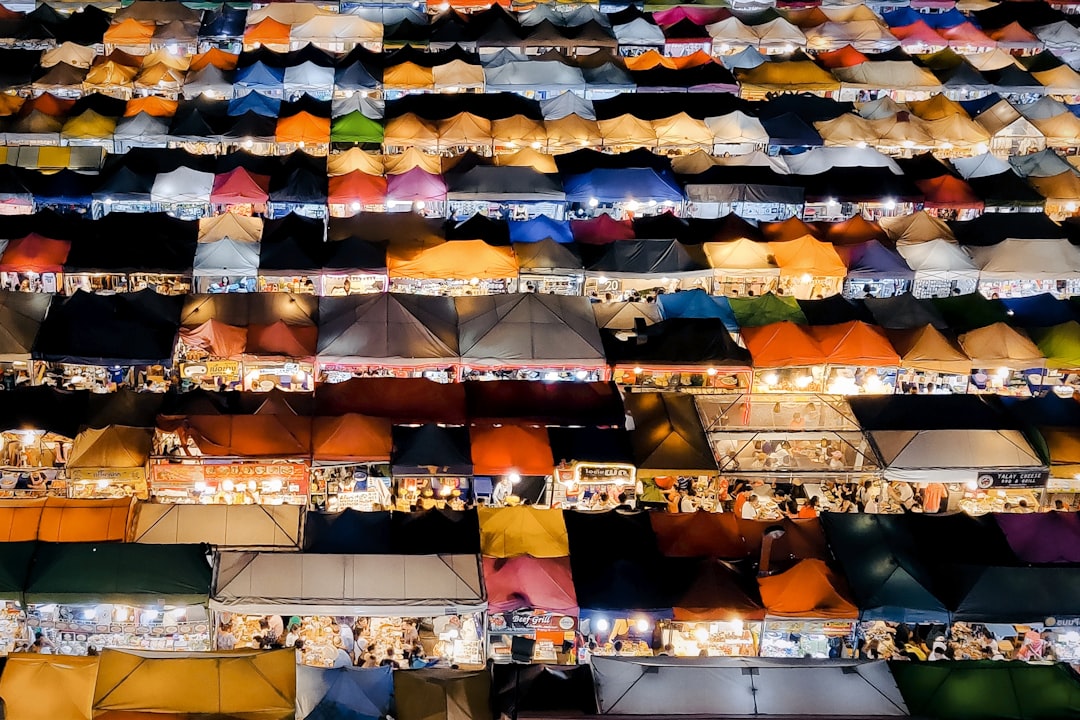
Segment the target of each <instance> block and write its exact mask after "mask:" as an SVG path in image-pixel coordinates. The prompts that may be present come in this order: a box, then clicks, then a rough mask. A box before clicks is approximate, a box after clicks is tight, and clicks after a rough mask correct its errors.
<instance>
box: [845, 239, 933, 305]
mask: <svg viewBox="0 0 1080 720" xmlns="http://www.w3.org/2000/svg"><path fill="white" fill-rule="evenodd" d="M837 251H838V252H839V253H840V257H841V258H842V259H843V260H844V263H845V264H846V265H847V277H846V279H845V280H844V297H847V298H864V297H866V296H867V295H869V296H871V297H893V296H894V295H902V294H903V293H906V292H908V291H909V290H910V289H911V285H912V283H913V282H914V281H915V271H914V270H912V269H911V268H909V267H908V266H907V263H905V262H904V259H903V258H902V257H901V256H900V255H899V254H898V253H897V252H896V251H895V250H890V249H889V248H887V247H885V246H884V245H882V244H881V242H880V241H879V240H876V239H872V240H867V241H865V242H861V243H858V244H856V245H848V246H842V247H840V248H838V249H837Z"/></svg>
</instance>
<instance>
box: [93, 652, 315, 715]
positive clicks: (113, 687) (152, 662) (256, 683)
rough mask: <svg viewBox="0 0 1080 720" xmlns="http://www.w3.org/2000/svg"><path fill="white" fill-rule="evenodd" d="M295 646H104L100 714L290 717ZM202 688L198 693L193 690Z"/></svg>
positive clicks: (98, 691) (96, 706)
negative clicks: (194, 649) (187, 649)
mask: <svg viewBox="0 0 1080 720" xmlns="http://www.w3.org/2000/svg"><path fill="white" fill-rule="evenodd" d="M296 667H297V665H296V657H295V651H293V650H289V649H285V650H271V651H257V650H234V651H231V652H222V653H174V652H151V651H120V650H102V651H101V660H100V663H99V665H98V674H97V684H96V686H95V688H94V717H95V718H102V719H103V720H121V719H122V718H130V717H132V716H136V717H138V716H140V715H143V716H151V717H153V716H157V715H162V716H166V717H167V716H173V717H223V716H224V717H230V718H236V720H288V719H289V718H293V717H294V714H295V712H296V708H295V703H296ZM194 688H198V692H193V689H194Z"/></svg>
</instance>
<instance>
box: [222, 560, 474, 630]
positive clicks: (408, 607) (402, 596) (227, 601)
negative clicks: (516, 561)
mask: <svg viewBox="0 0 1080 720" xmlns="http://www.w3.org/2000/svg"><path fill="white" fill-rule="evenodd" d="M486 606H487V600H486V594H485V591H484V586H483V583H482V582H481V579H480V562H479V559H478V558H477V556H475V555H437V556H436V555H431V556H426V555H306V554H290V553H244V552H222V553H219V554H218V556H217V563H216V565H215V569H214V582H213V589H212V592H211V597H210V607H211V608H212V609H215V610H225V611H230V612H239V613H247V614H258V615H266V614H279V615H366V616H376V617H381V616H401V615H406V616H408V615H415V614H417V613H422V612H425V611H428V612H430V613H432V614H438V615H442V614H445V613H446V612H448V611H449V612H460V613H468V612H477V611H481V610H483V609H484V608H485V607H486Z"/></svg>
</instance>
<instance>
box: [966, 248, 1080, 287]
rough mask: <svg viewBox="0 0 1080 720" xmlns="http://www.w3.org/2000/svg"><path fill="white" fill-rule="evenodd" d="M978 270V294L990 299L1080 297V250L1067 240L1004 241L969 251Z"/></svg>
mask: <svg viewBox="0 0 1080 720" xmlns="http://www.w3.org/2000/svg"><path fill="white" fill-rule="evenodd" d="M970 252H971V255H972V258H973V260H974V261H975V264H976V265H977V266H978V268H979V292H981V293H982V294H983V295H986V296H987V297H1002V298H1010V297H1026V296H1029V295H1038V294H1040V293H1053V294H1054V295H1055V296H1057V297H1070V296H1072V295H1076V294H1080V250H1077V249H1076V248H1075V247H1074V246H1073V245H1072V244H1070V243H1069V241H1068V240H1065V239H1055V240H1029V239H1023V240H1016V239H1010V240H1003V241H1002V242H999V243H997V244H995V245H989V246H986V247H972V248H970Z"/></svg>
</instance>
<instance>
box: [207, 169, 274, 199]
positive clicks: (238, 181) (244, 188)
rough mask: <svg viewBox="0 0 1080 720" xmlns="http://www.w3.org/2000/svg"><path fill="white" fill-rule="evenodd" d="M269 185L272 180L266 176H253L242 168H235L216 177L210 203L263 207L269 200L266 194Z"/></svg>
mask: <svg viewBox="0 0 1080 720" xmlns="http://www.w3.org/2000/svg"><path fill="white" fill-rule="evenodd" d="M269 183H270V178H269V177H267V176H265V175H252V174H251V173H249V172H248V171H247V170H245V169H244V168H242V167H238V168H233V169H232V170H230V171H229V172H227V173H222V174H221V175H217V176H215V177H214V189H213V190H211V191H210V202H211V203H212V204H214V205H243V204H247V203H251V204H252V205H263V204H265V203H266V201H267V199H268V198H269V195H267V193H266V188H267V186H268V185H269Z"/></svg>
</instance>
